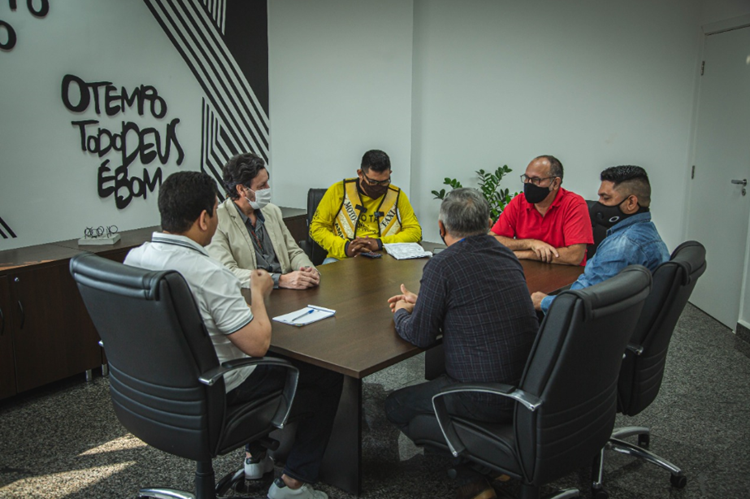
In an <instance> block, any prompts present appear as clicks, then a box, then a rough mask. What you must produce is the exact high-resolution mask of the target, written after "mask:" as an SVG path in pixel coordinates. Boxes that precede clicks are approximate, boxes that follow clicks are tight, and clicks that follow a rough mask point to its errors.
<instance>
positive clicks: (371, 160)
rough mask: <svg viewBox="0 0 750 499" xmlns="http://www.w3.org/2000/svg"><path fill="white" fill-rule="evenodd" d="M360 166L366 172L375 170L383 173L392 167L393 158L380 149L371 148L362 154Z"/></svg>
mask: <svg viewBox="0 0 750 499" xmlns="http://www.w3.org/2000/svg"><path fill="white" fill-rule="evenodd" d="M360 166H361V168H362V170H363V171H365V172H367V171H369V170H373V171H376V172H378V173H382V172H384V171H387V170H390V169H391V158H389V157H388V155H387V154H386V153H384V152H383V151H381V150H379V149H371V150H369V151H367V152H366V153H365V154H364V156H362V164H361V165H360Z"/></svg>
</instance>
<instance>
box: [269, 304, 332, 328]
mask: <svg viewBox="0 0 750 499" xmlns="http://www.w3.org/2000/svg"><path fill="white" fill-rule="evenodd" d="M334 315H336V311H335V310H331V309H330V308H324V307H318V306H317V305H308V306H306V307H305V308H301V309H299V310H295V311H294V312H289V313H288V314H284V315H280V316H278V317H274V318H273V320H275V321H276V322H282V323H284V324H289V325H290V326H304V325H305V324H312V323H313V322H318V321H320V320H323V319H327V318H328V317H333V316H334Z"/></svg>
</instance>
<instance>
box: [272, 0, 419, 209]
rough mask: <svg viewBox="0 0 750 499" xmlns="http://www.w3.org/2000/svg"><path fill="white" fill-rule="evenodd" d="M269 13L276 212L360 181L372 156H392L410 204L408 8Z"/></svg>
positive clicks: (342, 6)
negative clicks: (376, 152) (310, 194)
mask: <svg viewBox="0 0 750 499" xmlns="http://www.w3.org/2000/svg"><path fill="white" fill-rule="evenodd" d="M268 7H269V9H268V19H269V26H268V31H269V83H270V105H269V108H270V116H271V182H270V183H271V187H272V189H273V196H274V202H275V203H276V204H279V205H282V206H292V207H305V206H306V202H307V190H308V189H309V188H310V187H328V186H329V185H331V184H333V183H334V182H336V181H340V180H341V179H343V178H345V177H354V176H356V170H357V168H359V164H360V161H361V159H362V154H363V153H364V152H365V151H366V150H368V149H382V150H384V151H386V152H387V153H388V155H389V156H390V158H391V164H392V168H393V182H394V184H396V185H398V186H401V187H404V188H405V189H406V191H407V194H410V193H409V192H408V187H409V183H410V171H411V165H410V157H411V88H412V82H411V73H412V51H411V46H412V24H413V23H412V12H413V9H412V2H411V1H410V0H409V1H404V0H387V1H378V2H351V1H348V0H316V1H315V2H309V1H306V0H272V1H270V2H269V5H268Z"/></svg>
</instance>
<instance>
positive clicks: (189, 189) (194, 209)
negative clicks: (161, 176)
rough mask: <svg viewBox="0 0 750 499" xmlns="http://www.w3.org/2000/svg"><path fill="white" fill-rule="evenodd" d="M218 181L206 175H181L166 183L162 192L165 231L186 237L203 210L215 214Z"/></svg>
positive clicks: (160, 210)
mask: <svg viewBox="0 0 750 499" xmlns="http://www.w3.org/2000/svg"><path fill="white" fill-rule="evenodd" d="M215 203H216V182H215V181H214V179H213V178H211V176H210V175H208V174H207V173H205V172H177V173H173V174H172V175H170V176H169V177H167V180H165V181H164V182H162V184H161V188H160V189H159V214H160V215H161V228H162V230H165V231H167V232H171V233H172V234H184V233H185V232H187V231H188V230H189V229H190V227H191V226H192V225H193V222H195V221H196V220H197V219H198V217H200V216H201V213H203V211H204V210H205V211H207V212H208V215H209V216H213V214H214V204H215Z"/></svg>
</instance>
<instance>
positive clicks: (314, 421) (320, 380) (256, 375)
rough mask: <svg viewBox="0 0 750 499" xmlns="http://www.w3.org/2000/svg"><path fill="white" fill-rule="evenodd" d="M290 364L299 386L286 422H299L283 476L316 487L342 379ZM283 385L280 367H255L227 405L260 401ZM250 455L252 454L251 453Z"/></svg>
mask: <svg viewBox="0 0 750 499" xmlns="http://www.w3.org/2000/svg"><path fill="white" fill-rule="evenodd" d="M291 362H292V364H294V366H295V367H296V368H297V369H299V382H298V384H297V394H296V395H295V397H294V402H293V403H292V410H291V412H290V414H289V420H290V421H292V420H299V425H298V426H297V434H296V436H295V439H294V444H292V448H291V450H290V451H289V456H288V457H287V460H286V465H285V467H284V473H285V474H286V475H287V476H290V477H292V478H295V479H297V480H300V481H302V482H306V483H315V482H316V481H317V480H318V472H319V471H320V463H321V461H322V460H323V454H325V451H326V446H327V445H328V439H329V438H330V436H331V429H332V428H333V418H334V417H335V416H336V411H337V410H338V406H339V399H340V398H341V389H342V387H343V383H344V376H343V375H342V374H339V373H336V372H333V371H328V370H327V369H323V368H321V367H317V366H313V365H310V364H306V363H304V362H297V361H291ZM285 382H286V369H284V368H283V367H280V366H263V365H261V366H258V367H256V368H255V370H254V371H253V373H252V374H251V375H250V376H248V377H247V379H246V380H245V381H244V382H243V383H242V384H241V385H240V386H238V387H237V388H235V389H234V390H232V391H231V392H229V393H228V394H227V403H228V404H229V405H236V404H241V403H244V402H248V401H250V400H255V399H258V398H262V397H264V396H266V395H268V394H270V393H273V392H275V391H278V390H280V389H281V388H282V387H283V386H284V383H285ZM249 451H250V452H253V453H255V452H254V451H255V450H254V449H253V450H249Z"/></svg>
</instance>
